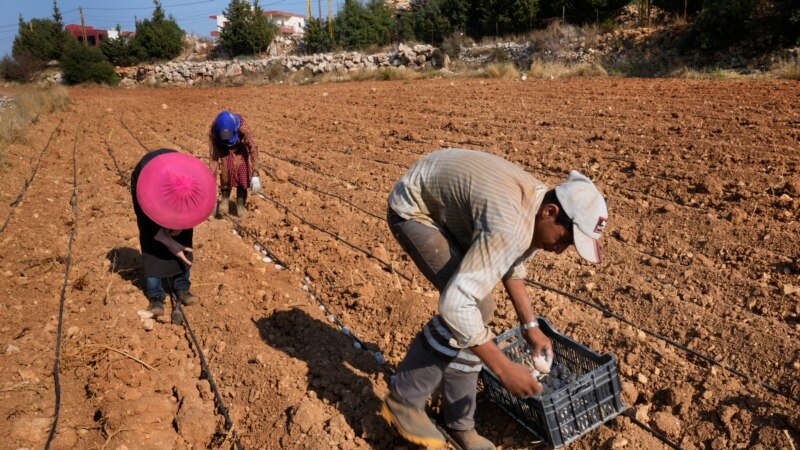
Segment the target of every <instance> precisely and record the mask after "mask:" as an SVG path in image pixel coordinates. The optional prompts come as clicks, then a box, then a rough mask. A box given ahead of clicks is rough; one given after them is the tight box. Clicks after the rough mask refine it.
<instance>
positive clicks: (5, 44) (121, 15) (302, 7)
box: [0, 0, 337, 57]
mask: <svg viewBox="0 0 800 450" xmlns="http://www.w3.org/2000/svg"><path fill="white" fill-rule="evenodd" d="M317 1H318V0H312V2H311V3H312V8H311V12H312V14H314V15H316V13H317V10H318V9H317ZM228 3H230V1H229V0H162V1H161V4H162V5H163V6H164V10H165V11H166V12H167V14H168V15H170V14H171V15H172V16H174V17H175V19H176V20H177V21H178V25H180V27H181V28H183V30H184V31H186V32H187V33H189V34H196V35H198V36H201V37H210V35H209V33H210V32H211V31H213V30H214V29H215V28H216V23H215V22H214V20H212V19H209V17H208V16H213V15H217V14H220V13H222V11H223V10H224V9H225V8H227V6H228ZM260 3H261V8H262V9H264V10H280V11H288V12H292V13H297V14H302V15H305V14H306V0H261V1H260ZM336 3H337V2H336V1H334V2H333V4H334V6H335V5H336ZM326 5H327V1H323V2H322V10H323V13H325V12H326V11H327V6H326ZM79 7H83V20H84V23H85V24H86V25H90V26H93V27H95V28H100V29H111V28H114V27H116V26H117V24H119V25H120V26H121V27H122V30H123V31H134V30H135V27H134V20H135V18H137V17H138V18H140V19H141V18H147V17H150V15H151V14H152V12H153V2H152V0H58V9H60V10H61V15H62V16H64V25H67V24H70V23H74V24H80V23H81V20H80V13H79V11H78V8H79ZM20 14H22V18H23V19H24V20H26V21H27V20H30V19H34V18H48V19H49V18H52V16H53V1H52V0H0V57H2V56H3V55H10V54H11V45H12V43H13V42H14V36H16V34H17V29H18V18H19V15H20Z"/></svg>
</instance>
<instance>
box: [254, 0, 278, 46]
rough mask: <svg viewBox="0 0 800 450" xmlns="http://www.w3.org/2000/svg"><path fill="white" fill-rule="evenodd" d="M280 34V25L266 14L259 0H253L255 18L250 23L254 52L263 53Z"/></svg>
mask: <svg viewBox="0 0 800 450" xmlns="http://www.w3.org/2000/svg"><path fill="white" fill-rule="evenodd" d="M277 34H278V26H277V25H275V22H273V21H272V20H270V19H269V18H268V17H267V16H265V15H264V11H263V10H262V9H261V5H259V4H258V0H253V20H252V24H251V25H250V36H251V43H250V46H251V49H252V53H253V54H256V53H261V52H263V51H265V50H266V49H267V48H269V44H271V43H272V40H273V39H275V35H277Z"/></svg>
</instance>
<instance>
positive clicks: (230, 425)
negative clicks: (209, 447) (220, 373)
mask: <svg viewBox="0 0 800 450" xmlns="http://www.w3.org/2000/svg"><path fill="white" fill-rule="evenodd" d="M167 286H169V295H170V297H172V304H173V308H174V309H176V310H177V312H178V315H179V317H180V319H181V323H182V324H183V327H184V328H185V329H186V333H187V334H188V335H189V339H190V340H191V342H192V345H194V348H195V350H197V356H198V357H199V358H200V367H201V368H202V369H203V373H204V374H205V376H206V379H207V380H208V384H209V385H210V386H211V391H212V392H213V393H214V399H215V400H216V403H217V408H219V412H220V414H222V417H223V418H224V419H225V431H228V432H230V433H231V436H232V437H233V441H234V442H235V443H236V448H237V449H239V450H242V449H243V448H244V447H242V443H241V442H239V438H238V437H237V436H236V429H235V427H234V425H233V420H231V417H230V416H229V415H228V409H227V408H225V403H224V402H223V401H222V395H220V393H219V390H218V389H217V384H216V383H215V382H214V376H213V375H212V374H211V369H210V368H209V367H208V363H206V357H205V354H203V349H202V348H201V347H200V344H199V343H198V342H197V338H196V337H195V335H194V332H193V331H192V327H191V326H190V325H189V318H188V317H187V316H186V313H185V312H184V311H183V308H181V302H180V300H178V296H177V295H175V290H174V287H173V285H172V280H170V282H169V283H167ZM173 315H174V314H173Z"/></svg>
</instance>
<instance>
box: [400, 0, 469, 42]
mask: <svg viewBox="0 0 800 450" xmlns="http://www.w3.org/2000/svg"><path fill="white" fill-rule="evenodd" d="M469 12H470V4H469V2H468V1H464V0H431V1H429V2H427V3H425V4H424V5H423V6H422V7H420V8H419V9H418V10H417V11H416V13H415V20H414V33H415V34H416V36H417V38H418V39H420V40H423V41H425V42H428V43H431V44H435V45H438V44H441V43H442V41H443V40H444V38H446V37H448V36H450V35H452V34H453V32H455V31H459V30H460V31H463V30H465V29H466V26H467V21H468V20H469Z"/></svg>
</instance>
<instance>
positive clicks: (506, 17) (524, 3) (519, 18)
mask: <svg viewBox="0 0 800 450" xmlns="http://www.w3.org/2000/svg"><path fill="white" fill-rule="evenodd" d="M479 11H480V15H481V27H482V29H483V33H484V34H486V35H495V36H501V35H505V34H510V33H521V32H524V31H528V30H531V29H533V20H534V19H535V18H536V14H537V13H538V11H539V0H485V1H482V2H480V7H479Z"/></svg>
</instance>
